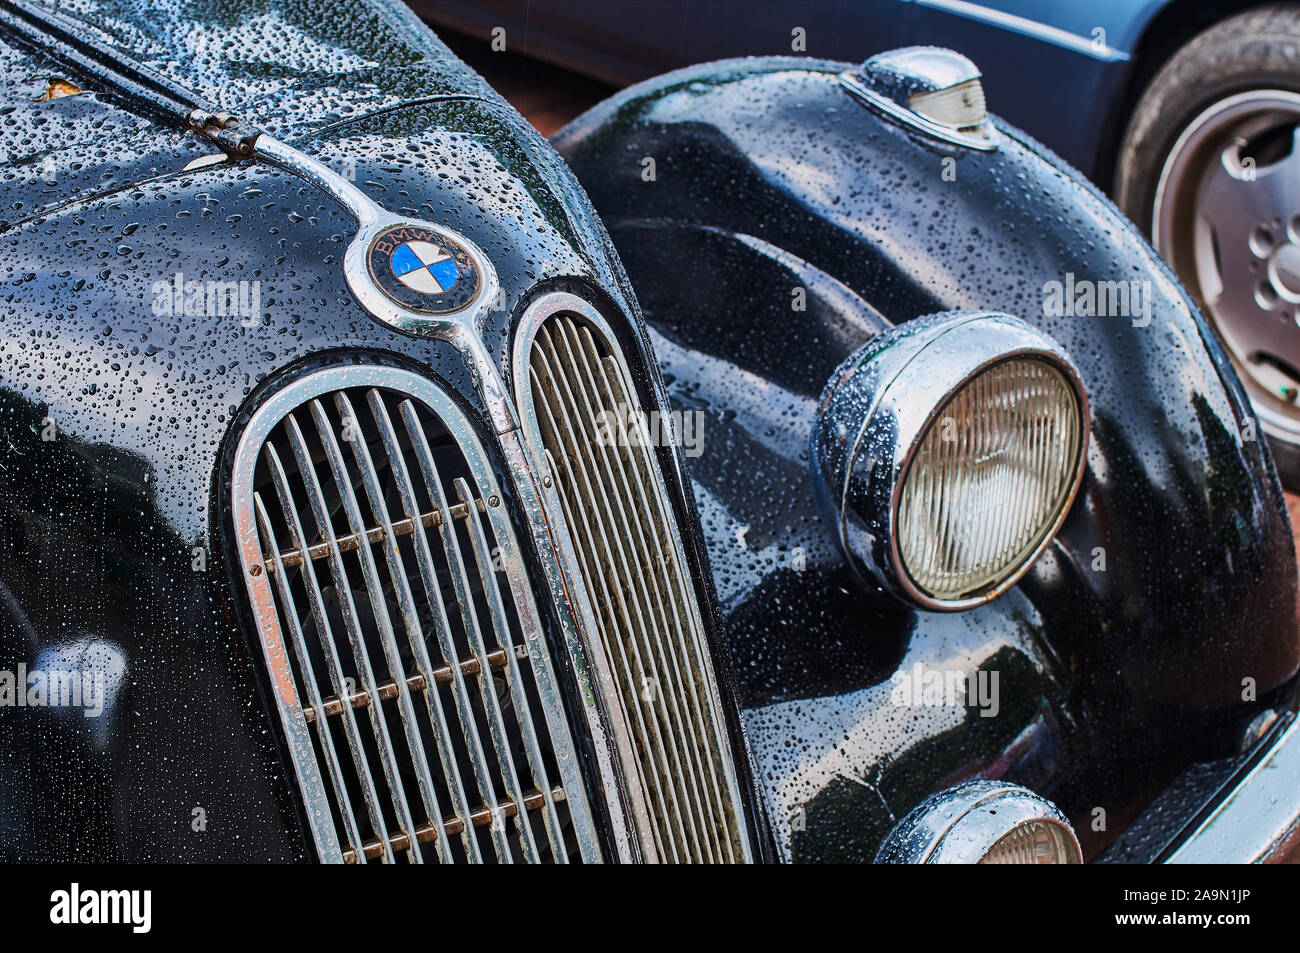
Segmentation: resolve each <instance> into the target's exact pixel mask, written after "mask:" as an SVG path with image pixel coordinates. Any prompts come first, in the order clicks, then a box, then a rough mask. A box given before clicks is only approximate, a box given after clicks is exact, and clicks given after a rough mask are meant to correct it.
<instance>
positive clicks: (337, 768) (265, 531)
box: [253, 451, 365, 863]
mask: <svg viewBox="0 0 1300 953" xmlns="http://www.w3.org/2000/svg"><path fill="white" fill-rule="evenodd" d="M272 452H274V451H272ZM253 506H254V507H256V509H257V524H258V528H259V529H260V530H261V533H262V538H263V539H268V540H270V541H271V542H270V545H269V546H268V549H269V550H270V553H271V560H272V565H274V566H275V568H276V574H275V579H276V585H277V588H278V589H279V590H280V599H281V600H282V601H287V600H288V599H290V598H291V597H290V595H289V583H288V581H287V578H286V577H285V574H284V562H283V560H282V559H281V558H280V550H279V548H278V547H277V546H276V545H275V535H274V534H273V533H272V532H271V519H270V517H269V516H267V515H266V507H265V506H264V505H263V504H262V497H261V494H258V493H254V494H253ZM289 644H290V645H291V646H292V647H293V652H294V655H295V656H296V658H297V660H298V665H299V667H300V668H301V669H302V671H303V675H304V679H303V680H304V681H305V682H306V686H307V698H308V700H310V702H311V708H310V709H308V710H309V711H311V712H312V714H313V716H314V719H315V720H316V721H317V722H320V724H319V725H318V727H317V737H318V738H319V739H320V745H321V750H322V751H323V752H324V755H325V767H326V769H327V770H328V772H329V777H330V783H331V784H332V785H333V787H334V796H335V797H336V798H338V799H339V803H340V805H341V806H342V811H341V813H342V815H343V827H344V832H345V833H346V834H347V838H348V843H349V844H353V845H357V844H360V843H361V831H360V830H359V829H358V828H357V819H356V817H355V816H353V813H352V798H351V797H350V796H349V795H348V785H347V780H346V778H344V776H343V768H342V765H341V762H340V761H339V756H338V751H337V750H335V747H334V734H333V732H331V731H330V730H329V728H328V727H327V726H325V725H324V721H325V702H324V701H323V700H322V699H321V696H320V686H319V684H318V683H317V681H316V673H315V670H314V667H313V666H312V664H311V653H309V652H308V651H307V640H306V639H304V638H303V634H302V623H301V622H299V621H298V617H297V616H296V615H291V616H290V617H289ZM362 863H365V855H364V854H362Z"/></svg>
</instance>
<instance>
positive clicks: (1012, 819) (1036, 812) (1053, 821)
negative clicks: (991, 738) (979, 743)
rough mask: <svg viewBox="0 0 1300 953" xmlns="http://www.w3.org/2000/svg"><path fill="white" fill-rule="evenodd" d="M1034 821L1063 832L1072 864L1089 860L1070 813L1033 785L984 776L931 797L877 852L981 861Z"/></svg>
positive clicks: (925, 859) (887, 860)
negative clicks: (1067, 813)
mask: <svg viewBox="0 0 1300 953" xmlns="http://www.w3.org/2000/svg"><path fill="white" fill-rule="evenodd" d="M1033 824H1045V825H1049V826H1051V827H1053V828H1054V829H1055V830H1056V831H1058V832H1059V833H1060V835H1061V837H1062V843H1063V844H1064V846H1065V848H1066V850H1067V853H1068V856H1067V857H1066V859H1065V860H1064V863H1066V864H1071V863H1074V864H1081V863H1083V849H1082V848H1081V847H1080V845H1079V838H1078V836H1077V835H1076V834H1075V832H1074V827H1073V825H1071V824H1070V821H1069V818H1067V817H1066V816H1065V814H1064V813H1062V811H1061V809H1060V808H1058V807H1057V806H1056V805H1055V804H1053V803H1052V802H1051V801H1049V800H1048V799H1047V798H1045V797H1043V796H1042V795H1040V794H1037V793H1035V792H1034V791H1031V790H1030V789H1029V788H1026V787H1023V786H1022V785H1019V784H1014V783H1012V782H1009V781H998V780H989V779H982V780H977V781H966V782H963V783H961V784H957V785H954V786H953V787H950V788H947V789H945V790H943V791H939V792H938V793H936V794H932V795H931V796H930V797H928V798H926V799H925V800H924V801H922V802H921V803H920V804H918V805H917V806H916V807H915V808H913V809H912V810H911V811H910V812H909V813H908V814H907V816H906V817H904V818H903V819H902V820H901V821H899V822H898V824H897V825H895V827H894V829H893V830H892V831H890V832H889V834H888V836H886V838H885V840H884V841H883V842H882V843H881V845H880V849H879V850H878V851H877V852H876V858H875V862H876V863H878V864H978V863H979V862H980V861H981V860H983V859H984V858H985V857H987V856H988V855H989V854H990V853H991V852H992V851H993V849H994V848H995V847H997V845H998V844H999V843H1001V842H1002V840H1003V839H1004V838H1005V837H1007V836H1008V835H1010V834H1012V833H1014V832H1015V831H1017V830H1019V829H1021V828H1024V827H1027V826H1029V825H1033Z"/></svg>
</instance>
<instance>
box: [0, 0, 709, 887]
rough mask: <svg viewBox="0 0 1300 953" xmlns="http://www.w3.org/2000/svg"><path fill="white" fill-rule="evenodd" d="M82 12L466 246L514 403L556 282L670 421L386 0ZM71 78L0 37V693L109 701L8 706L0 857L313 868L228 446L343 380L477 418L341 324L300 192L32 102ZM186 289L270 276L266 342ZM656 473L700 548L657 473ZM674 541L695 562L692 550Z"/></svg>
mask: <svg viewBox="0 0 1300 953" xmlns="http://www.w3.org/2000/svg"><path fill="white" fill-rule="evenodd" d="M97 9H98V13H99V17H100V18H99V20H98V21H97V26H98V27H99V28H102V29H103V30H105V31H106V32H107V34H108V35H110V36H112V37H113V38H115V39H116V41H117V42H118V44H119V46H120V47H121V49H123V50H124V51H125V52H127V53H129V54H133V55H137V56H141V57H144V59H145V61H146V63H147V64H148V65H151V66H153V67H154V68H156V69H159V70H162V71H163V72H165V73H166V74H167V75H168V76H169V77H170V78H171V79H172V80H173V81H175V82H178V83H180V84H181V85H184V86H188V87H190V88H191V89H192V90H195V91H197V92H199V93H201V94H202V95H204V96H206V97H207V98H209V99H212V100H214V101H217V102H220V103H222V104H223V105H224V106H225V107H226V108H227V109H228V110H230V111H232V112H236V113H238V114H240V115H241V116H242V117H246V118H248V119H249V120H250V121H251V122H253V123H255V124H256V125H258V126H260V127H262V128H264V129H266V130H267V131H269V132H271V133H272V134H274V135H276V136H277V137H279V138H281V139H284V140H286V141H289V142H291V143H292V144H294V145H296V146H298V147H299V148H301V149H303V150H304V151H306V152H308V153H309V154H311V155H314V156H316V157H317V158H319V159H320V160H321V161H323V162H325V163H326V164H327V165H329V166H331V167H332V168H335V169H336V170H339V171H340V172H342V173H343V174H344V175H346V176H348V177H349V178H351V179H353V180H354V181H355V182H356V183H357V184H358V185H360V186H361V187H363V188H364V189H365V190H366V191H367V192H368V193H369V194H370V195H372V196H373V197H374V198H375V199H376V200H377V201H378V202H380V203H381V204H383V205H384V206H385V207H387V208H388V209H390V210H393V211H399V212H405V213H408V214H411V215H413V216H416V217H419V218H424V219H428V220H432V221H435V222H439V223H441V224H443V225H446V226H448V227H450V228H451V229H453V230H455V231H457V232H459V233H460V234H462V235H465V236H467V237H468V238H470V239H471V240H472V241H473V242H475V243H476V244H477V245H478V246H479V247H480V248H482V249H483V250H484V251H485V252H486V254H487V255H488V256H489V257H490V258H491V259H492V261H493V263H494V265H495V268H496V271H497V274H498V276H499V279H500V281H501V284H502V287H503V290H504V298H503V302H504V308H503V309H501V310H498V311H494V312H492V313H491V314H490V315H488V317H487V318H486V322H485V329H484V336H485V340H486V343H487V345H488V348H489V350H490V352H491V353H493V354H495V355H497V356H498V358H499V360H500V362H501V367H502V370H503V373H505V374H506V375H507V376H506V379H507V382H508V381H509V375H508V370H509V369H508V367H507V363H508V360H507V356H508V354H509V346H510V330H511V322H512V315H514V314H517V313H518V311H519V310H520V309H521V308H523V307H524V306H525V305H526V303H527V300H528V299H529V297H531V296H532V295H535V294H538V293H542V292H544V291H546V290H551V289H554V288H563V289H566V290H570V291H573V292H575V293H579V294H583V295H586V296H588V297H589V298H591V299H592V300H594V301H595V302H596V303H597V304H598V306H599V307H600V308H601V309H602V311H603V312H604V313H605V314H606V315H607V316H608V317H609V318H610V320H611V323H612V324H613V325H614V326H615V327H616V331H617V333H619V334H620V336H621V337H622V339H623V344H624V347H625V349H626V350H627V353H628V354H629V357H630V362H629V363H630V364H631V365H632V367H633V369H634V370H633V374H634V377H636V378H637V380H636V383H637V384H638V386H639V387H640V388H642V390H643V393H644V397H643V399H645V400H647V401H648V403H649V404H650V405H655V404H660V405H662V403H663V397H662V393H663V385H662V381H661V380H660V379H659V376H658V373H657V370H656V369H655V365H654V362H653V360H652V359H650V358H649V357H648V352H647V350H646V349H647V347H648V344H647V339H646V335H645V332H644V330H643V328H642V326H641V325H640V323H639V318H638V317H637V313H636V310H635V304H634V302H633V300H632V298H631V294H630V292H629V290H628V289H627V286H626V279H625V278H624V276H623V275H622V272H621V268H620V266H619V264H618V262H617V259H616V257H615V256H614V254H613V252H612V247H611V246H610V245H609V243H608V238H607V237H606V235H605V233H604V231H603V229H602V228H601V226H600V224H599V222H598V220H597V219H596V217H595V214H594V212H592V210H591V209H590V207H589V206H588V205H587V204H586V200H585V198H584V197H583V195H582V193H581V190H580V189H579V188H578V187H577V185H576V182H575V181H574V180H573V178H572V176H571V174H570V173H569V172H568V170H567V168H566V167H565V166H564V164H563V162H562V161H560V160H559V159H558V157H557V156H556V155H555V153H554V152H553V151H552V150H551V148H550V147H549V145H548V144H547V143H546V142H545V141H544V140H543V139H541V138H540V137H538V136H537V135H536V133H535V132H533V130H532V129H531V128H530V127H529V126H528V125H527V124H526V123H525V122H524V121H523V119H522V118H521V117H520V116H519V115H518V113H516V112H515V111H514V110H513V109H511V108H510V107H509V106H507V105H506V104H505V103H504V102H503V101H502V100H500V99H499V98H498V97H497V96H496V95H495V94H494V93H492V92H491V91H490V89H488V87H487V86H486V85H485V84H484V83H483V81H482V80H481V79H479V78H478V77H477V76H476V75H474V74H473V73H471V72H469V71H468V70H467V69H466V68H465V67H464V66H463V65H462V64H460V63H459V61H457V60H455V58H454V57H452V56H451V54H450V53H449V52H448V51H447V50H446V48H445V47H443V46H442V44H441V43H440V42H439V41H438V40H436V38H434V37H433V35H432V34H431V33H429V32H428V31H427V29H425V28H424V27H423V26H422V25H421V24H419V22H418V21H416V20H415V19H414V18H413V17H412V16H411V15H410V14H409V13H408V12H406V11H405V10H404V9H403V8H402V7H400V5H396V4H387V3H382V2H381V3H373V4H356V3H350V2H342V0H340V2H319V0H315V2H311V3H299V2H292V0H289V2H277V0H250V2H244V3H238V4H229V5H224V6H219V5H209V4H197V3H188V2H174V3H173V2H166V0H158V2H130V3H126V2H123V3H112V2H110V3H105V4H101V5H99V7H98V8H97ZM227 39H232V40H233V41H234V42H232V43H226V40H227ZM61 75H65V71H64V69H63V68H62V67H60V66H59V65H57V64H54V63H51V62H49V61H47V60H45V59H43V58H41V57H40V56H38V55H35V54H33V53H32V52H30V51H28V50H23V49H18V48H16V47H14V46H12V45H7V44H6V43H5V41H4V40H3V38H2V37H0V85H3V87H4V88H3V90H0V143H2V144H3V147H4V148H3V155H4V157H5V159H6V161H5V163H4V164H3V166H0V435H2V439H0V527H2V529H3V543H2V544H0V619H2V620H3V621H2V622H0V669H10V670H12V669H14V668H15V667H16V665H17V664H18V663H19V662H26V663H27V664H28V665H29V666H32V667H34V665H35V662H36V660H40V659H45V660H46V661H47V663H49V660H50V659H51V657H52V656H51V653H61V656H60V657H62V656H64V655H67V654H69V653H79V656H78V657H83V658H85V659H87V661H85V662H83V663H81V664H82V665H83V667H86V668H88V669H93V670H95V671H105V672H108V673H110V675H113V676H114V677H116V678H117V679H118V682H117V684H118V685H119V688H118V691H117V694H116V696H115V700H116V703H115V705H114V706H113V707H112V708H111V710H109V711H107V712H106V713H105V715H104V716H103V717H102V718H99V719H85V718H82V717H81V715H80V713H75V712H74V713H72V714H71V715H70V714H69V713H68V712H67V711H66V710H57V709H54V710H38V709H15V708H0V788H2V789H3V790H4V792H5V795H4V797H3V799H0V856H3V857H5V858H6V859H10V860H41V859H71V858H76V859H83V860H142V861H143V860H236V859H243V860H289V859H309V857H308V855H309V848H308V847H307V843H306V841H305V840H304V836H303V833H302V827H301V825H300V822H299V818H298V816H297V807H296V805H295V803H294V798H293V796H292V794H291V789H290V784H289V780H288V777H289V775H288V774H287V773H286V769H285V764H284V762H283V760H282V758H281V751H280V749H279V745H278V740H277V731H278V729H277V727H276V725H274V724H273V719H272V718H271V717H269V716H268V708H267V707H266V706H264V704H263V699H262V698H261V697H260V696H259V689H258V683H259V677H258V672H259V666H260V660H259V658H258V655H257V650H256V649H255V648H254V647H253V646H252V645H250V639H249V637H248V633H250V632H252V631H253V630H252V627H251V625H250V624H249V621H248V620H247V619H246V618H245V617H244V616H243V612H244V609H243V597H242V593H240V592H239V591H238V589H237V585H238V582H237V580H236V581H235V584H234V585H232V583H231V577H230V576H229V575H228V572H229V569H230V566H231V565H233V564H234V563H233V560H232V558H231V554H230V553H229V552H228V551H227V549H226V542H225V540H226V537H227V535H228V534H227V529H228V520H229V518H230V516H229V512H228V504H227V503H226V500H228V498H229V497H228V492H227V489H226V486H225V480H226V479H227V475H228V463H229V459H228V457H229V453H230V451H231V443H232V440H231V435H232V433H235V432H237V430H238V425H239V422H240V421H241V420H242V419H244V417H245V416H246V415H247V414H248V413H249V412H250V409H251V408H252V407H254V406H255V405H256V404H257V402H258V401H259V400H260V399H261V395H262V394H263V393H264V392H265V390H266V389H267V388H269V387H272V386H276V385H277V384H278V383H280V382H283V381H284V380H286V379H287V378H288V377H289V376H290V375H292V374H294V373H298V372H301V370H303V369H304V368H305V367H307V366H308V365H314V364H318V363H321V362H329V361H337V360H354V359H357V355H358V354H361V355H368V358H366V359H371V360H387V361H397V362H405V363H407V364H409V365H412V366H415V367H418V368H423V369H425V370H426V372H428V373H432V374H433V375H435V376H437V377H438V378H440V379H442V380H444V381H446V382H447V383H448V385H449V386H450V387H451V388H452V389H453V390H454V391H455V392H456V393H457V394H458V395H460V397H461V398H462V399H463V400H464V401H465V403H466V405H467V407H468V408H469V410H470V413H471V415H472V417H473V418H474V419H475V420H477V421H479V422H480V425H482V421H483V419H484V418H483V415H482V414H481V412H480V411H481V408H480V406H479V404H478V401H477V399H476V397H475V391H474V388H473V386H472V384H471V382H470V381H469V380H468V377H467V375H466V374H465V372H464V370H463V368H462V364H461V361H460V360H459V359H458V358H457V357H456V356H455V355H454V354H453V353H452V351H451V349H450V348H449V347H448V346H445V345H443V344H440V343H438V342H434V341H429V340H422V339H417V338H413V337H409V336H406V335H403V334H399V333H397V332H395V331H392V330H389V329H388V328H386V327H385V326H383V325H381V324H380V323H378V322H377V321H375V320H373V319H372V318H370V317H369V316H368V315H367V314H366V313H365V312H364V311H363V310H362V309H361V308H360V306H359V305H358V304H357V303H356V302H355V301H354V300H353V299H352V297H351V296H350V294H349V292H348V290H347V287H346V285H345V283H344V276H343V270H342V258H343V251H344V248H345V246H346V244H347V242H348V241H349V240H350V239H351V237H352V235H353V234H354V233H355V229H356V226H355V223H354V222H353V221H352V220H351V219H349V218H348V216H347V215H346V214H345V213H344V212H343V211H342V210H341V209H340V208H338V207H337V206H335V205H334V204H333V203H332V202H331V201H330V200H329V199H328V198H326V197H325V196H324V195H323V194H322V193H320V192H319V191H317V190H315V189H314V188H312V187H310V186H308V185H306V184H305V183H303V182H301V181H300V180H298V179H295V178H294V177H292V176H290V175H288V174H287V173H284V172H282V171H280V170H278V169H276V168H274V167H271V166H269V165H266V164H261V163H242V164H225V165H217V166H214V167H210V168H206V169H200V170H192V171H182V169H183V167H184V166H185V165H186V163H187V162H189V161H191V160H193V159H195V158H197V157H200V156H203V155H208V154H211V153H213V152H214V151H215V149H214V148H213V146H212V144H211V143H209V142H206V141H204V140H203V139H201V138H199V137H197V136H195V135H194V134H192V133H186V132H183V131H179V130H177V129H175V128H173V127H171V126H169V125H166V124H160V123H159V122H158V121H155V120H154V119H151V118H149V117H148V115H147V114H143V113H141V112H139V111H136V110H134V109H129V108H125V107H126V106H128V105H130V104H129V103H128V102H126V101H125V100H123V99H122V98H121V97H119V96H117V95H116V94H115V93H114V91H113V90H112V89H110V88H107V86H105V88H103V89H100V88H99V87H97V85H96V83H95V80H94V78H93V77H91V78H86V77H77V80H78V82H80V83H81V85H82V86H83V88H85V89H86V90H87V92H85V93H83V94H81V95H76V96H69V97H64V98H60V99H55V100H52V101H39V97H40V96H41V95H42V94H43V93H44V92H45V90H46V86H47V81H48V79H49V78H50V77H51V76H61ZM178 271H179V272H182V273H183V274H184V277H185V280H187V281H188V280H201V281H239V280H248V281H258V282H260V298H261V305H262V312H263V316H262V320H261V321H260V323H257V324H256V325H255V326H251V327H245V326H243V325H242V324H241V321H240V319H239V318H238V317H229V316H228V317H207V316H204V315H201V314H200V315H190V316H184V315H178V316H174V317H173V316H167V315H165V314H164V315H158V314H156V313H155V309H154V303H155V298H156V296H157V289H156V287H155V285H156V283H157V282H168V281H171V280H172V279H173V276H174V275H175V273H176V272H178ZM50 426H52V427H53V430H52V431H49V430H48V428H49V427H50ZM47 431H48V432H50V433H53V434H54V439H52V440H43V439H42V434H43V433H44V432H47ZM485 442H486V441H485ZM660 454H661V458H662V462H663V463H664V464H665V467H666V469H667V471H668V477H669V485H670V491H671V492H672V493H674V495H675V496H676V498H677V503H678V508H679V512H680V514H681V516H680V520H681V523H682V525H683V526H686V527H693V526H695V525H696V520H695V519H694V517H693V516H692V515H691V513H690V509H691V506H692V504H691V503H690V500H689V496H688V494H687V493H685V491H684V486H685V483H684V480H683V479H682V478H681V477H680V470H679V468H678V463H677V459H676V457H675V455H674V451H673V450H672V449H671V448H665V449H661V451H660ZM498 466H500V461H498ZM503 482H505V481H503ZM508 502H512V501H508ZM512 505H513V504H512ZM686 542H687V549H688V552H689V554H690V558H691V559H692V560H693V561H694V565H696V566H697V567H698V566H700V565H701V564H700V563H699V559H700V558H701V552H702V544H700V543H699V541H698V539H697V534H695V533H688V539H687V541H686ZM196 560H198V562H196ZM695 576H696V577H697V578H698V580H699V585H700V590H701V599H702V600H703V602H704V603H705V604H706V605H708V604H711V600H710V597H709V596H708V574H707V573H706V572H704V571H702V570H701V569H698V568H697V570H696V572H695ZM541 601H542V600H539V602H541ZM254 644H255V643H254ZM50 664H54V663H50ZM58 664H63V665H64V666H65V667H67V665H68V664H70V663H66V662H64V663H58ZM734 719H735V715H734V712H733V714H732V720H733V721H734ZM195 808H202V809H203V812H204V816H205V818H206V829H205V830H201V831H200V830H195V829H194V823H193V822H194V820H195V818H194V809H195Z"/></svg>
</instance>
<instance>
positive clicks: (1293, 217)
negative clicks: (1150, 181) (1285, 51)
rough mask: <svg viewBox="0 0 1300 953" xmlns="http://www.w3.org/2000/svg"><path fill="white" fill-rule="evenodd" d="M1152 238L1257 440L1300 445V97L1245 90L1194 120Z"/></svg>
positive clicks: (1174, 152)
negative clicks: (1230, 371) (1238, 390)
mask: <svg viewBox="0 0 1300 953" xmlns="http://www.w3.org/2000/svg"><path fill="white" fill-rule="evenodd" d="M1151 235H1152V242H1153V244H1154V245H1155V247H1156V250H1157V251H1159V252H1160V254H1161V255H1163V256H1164V257H1165V259H1166V260H1167V261H1168V262H1169V263H1170V264H1171V265H1172V266H1173V268H1174V270H1175V271H1176V272H1177V273H1178V276H1179V277H1180V278H1181V279H1182V280H1183V282H1184V284H1186V285H1187V287H1188V288H1189V290H1190V291H1191V292H1192V294H1193V295H1195V297H1196V298H1197V299H1198V300H1199V301H1200V303H1201V306H1202V308H1203V309H1204V310H1205V312H1206V314H1207V316H1208V317H1209V318H1210V320H1211V322H1212V323H1213V324H1214V327H1215V330H1216V331H1217V332H1218V334H1219V337H1220V338H1221V339H1222V340H1223V342H1224V344H1225V345H1226V346H1227V349H1228V352H1229V354H1230V355H1231V356H1232V360H1233V363H1234V364H1235V365H1236V367H1237V370H1238V372H1239V374H1240V375H1241V378H1242V381H1243V383H1244V384H1245V385H1246V389H1247V391H1248V392H1249V393H1250V396H1251V399H1252V401H1253V403H1254V405H1255V410H1256V413H1257V414H1258V415H1259V419H1260V423H1261V424H1262V425H1263V428H1264V430H1265V431H1267V432H1269V433H1270V434H1272V435H1274V436H1276V437H1280V438H1282V439H1285V440H1287V441H1288V442H1292V443H1300V94H1297V93H1293V92H1289V91H1286V90H1254V91H1251V92H1247V93H1240V94H1238V95H1236V96H1231V97H1229V98H1227V99H1223V100H1221V101H1219V102H1217V103H1215V104H1214V105H1213V106H1211V107H1210V108H1208V109H1206V110H1205V111H1204V112H1202V113H1201V114H1200V115H1199V116H1197V117H1196V118H1195V119H1194V120H1193V121H1192V122H1191V123H1190V124H1189V125H1188V127H1187V128H1186V129H1185V130H1184V131H1183V133H1182V135H1181V136H1179V138H1178V140H1177V141H1176V142H1175V143H1174V146H1173V148H1172V149H1171V150H1170V151H1169V155H1168V157H1167V158H1166V160H1165V164H1164V167H1163V169H1162V170H1161V172H1160V180H1159V183H1158V184H1157V186H1156V194H1155V201H1154V205H1153V208H1152V218H1151Z"/></svg>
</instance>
